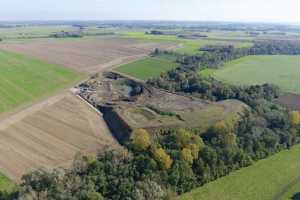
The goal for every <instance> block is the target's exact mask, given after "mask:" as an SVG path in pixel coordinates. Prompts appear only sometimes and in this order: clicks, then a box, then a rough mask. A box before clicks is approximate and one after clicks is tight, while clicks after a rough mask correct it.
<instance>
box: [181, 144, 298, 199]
mask: <svg viewBox="0 0 300 200" xmlns="http://www.w3.org/2000/svg"><path fill="white" fill-rule="evenodd" d="M299 154H300V145H297V146H295V147H294V148H292V149H291V150H286V151H283V152H280V153H278V154H276V155H274V156H272V157H270V158H268V159H265V160H262V161H258V162H257V163H255V164H254V165H252V166H250V167H248V168H244V169H241V170H239V171H236V172H234V173H232V174H230V175H228V176H226V177H223V178H221V179H219V180H217V181H214V182H211V183H209V184H207V185H205V186H203V187H201V188H198V189H195V190H193V191H192V192H190V193H187V194H185V195H183V196H182V197H181V199H182V200H192V199H195V200H196V199H197V200H201V199H203V200H210V199H214V200H215V199H222V200H240V199H243V200H253V199H264V200H272V199H273V198H274V197H276V196H277V193H278V192H280V191H281V190H282V189H283V188H284V187H285V186H286V185H287V184H289V183H290V182H291V181H293V180H294V179H295V178H296V177H299V176H300V173H299V169H300V159H299ZM291 163H293V164H291ZM298 186H299V185H298ZM299 191H300V190H299ZM291 193H293V192H291Z"/></svg>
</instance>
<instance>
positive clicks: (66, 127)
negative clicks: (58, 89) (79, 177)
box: [0, 93, 119, 186]
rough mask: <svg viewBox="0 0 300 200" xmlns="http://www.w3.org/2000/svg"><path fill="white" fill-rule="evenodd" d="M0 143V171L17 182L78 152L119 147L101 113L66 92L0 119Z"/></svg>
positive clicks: (68, 160)
mask: <svg viewBox="0 0 300 200" xmlns="http://www.w3.org/2000/svg"><path fill="white" fill-rule="evenodd" d="M0 143H1V144H0V171H1V172H2V173H3V174H5V175H6V176H8V177H9V178H11V179H12V180H15V181H17V182H18V181H19V180H20V178H21V176H22V175H23V174H24V173H26V172H29V171H31V170H33V169H37V168H41V167H45V168H47V169H51V168H53V167H58V166H67V165H68V164H70V163H71V162H72V160H73V158H74V155H75V154H76V153H78V152H81V153H82V154H95V153H97V152H98V151H100V150H102V151H103V150H105V149H111V148H118V147H119V146H118V143H117V142H116V140H115V139H114V138H113V137H112V135H111V133H110V131H109V129H108V128H107V125H106V124H105V122H104V120H103V118H102V116H101V114H99V113H97V112H96V111H95V110H94V109H93V108H91V107H90V106H88V105H87V104H86V103H85V102H84V101H82V100H81V99H79V98H78V97H76V96H74V95H71V94H67V93H63V94H59V95H57V96H54V97H51V98H49V99H47V100H46V101H43V102H41V103H39V104H35V105H34V106H32V107H28V108H27V109H25V110H22V111H21V112H18V113H16V114H15V115H12V116H10V117H8V118H5V119H4V120H1V121H0ZM0 186H1V180H0Z"/></svg>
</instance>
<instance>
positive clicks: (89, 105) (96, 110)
mask: <svg viewBox="0 0 300 200" xmlns="http://www.w3.org/2000/svg"><path fill="white" fill-rule="evenodd" d="M73 95H74V94H73ZM74 96H75V97H77V98H78V99H80V100H81V101H82V102H83V103H84V104H86V105H87V106H88V107H89V108H91V109H92V110H94V111H95V112H96V113H97V114H99V115H100V116H101V117H103V114H102V113H101V112H100V111H99V110H98V109H97V108H95V106H93V105H92V104H90V103H89V102H88V101H87V100H85V99H84V98H82V97H81V96H80V95H78V94H76V95H74Z"/></svg>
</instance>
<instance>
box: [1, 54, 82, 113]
mask: <svg viewBox="0 0 300 200" xmlns="http://www.w3.org/2000/svg"><path fill="white" fill-rule="evenodd" d="M0 66H1V67H0V92H1V96H0V102H1V103H0V113H1V112H5V111H8V110H10V109H13V108H15V107H16V106H20V105H22V104H24V103H28V102H30V101H32V100H35V99H37V98H39V97H41V96H44V95H49V94H52V93H54V92H56V91H59V90H61V89H63V88H65V87H66V86H68V85H70V84H72V83H75V82H77V81H79V80H80V79H81V78H82V77H81V76H80V75H79V74H77V73H76V72H74V71H72V70H69V69H65V68H61V67H58V66H55V65H51V64H48V63H45V62H42V61H39V60H35V59H32V58H29V57H26V56H23V55H19V54H15V53H8V52H5V51H0Z"/></svg>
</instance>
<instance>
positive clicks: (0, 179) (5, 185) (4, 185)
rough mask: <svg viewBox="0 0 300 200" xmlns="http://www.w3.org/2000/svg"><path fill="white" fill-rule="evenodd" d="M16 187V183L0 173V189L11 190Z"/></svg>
mask: <svg viewBox="0 0 300 200" xmlns="http://www.w3.org/2000/svg"><path fill="white" fill-rule="evenodd" d="M16 187H17V185H16V183H14V182H13V181H12V180H10V179H8V178H7V177H6V176H4V175H2V174H0V191H1V192H4V191H5V192H12V191H14V189H15V188H16Z"/></svg>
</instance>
